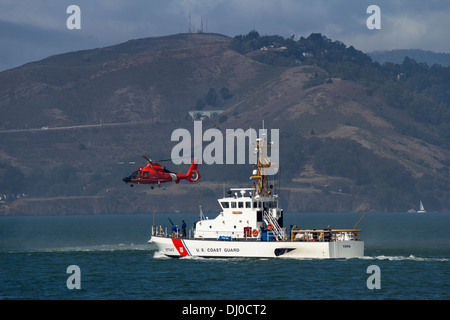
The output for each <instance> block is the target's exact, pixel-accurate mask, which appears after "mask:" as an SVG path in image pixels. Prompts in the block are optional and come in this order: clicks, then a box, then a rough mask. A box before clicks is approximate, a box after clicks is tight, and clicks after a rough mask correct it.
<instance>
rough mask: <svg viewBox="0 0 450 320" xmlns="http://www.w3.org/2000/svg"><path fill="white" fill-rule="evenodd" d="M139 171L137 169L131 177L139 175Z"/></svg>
mask: <svg viewBox="0 0 450 320" xmlns="http://www.w3.org/2000/svg"><path fill="white" fill-rule="evenodd" d="M138 173H139V171H138V170H136V171H135V172H133V173H132V174H131V178H132V179H134V178H136V177H137V176H138Z"/></svg>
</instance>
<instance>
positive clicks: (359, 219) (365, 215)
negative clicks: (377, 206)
mask: <svg viewBox="0 0 450 320" xmlns="http://www.w3.org/2000/svg"><path fill="white" fill-rule="evenodd" d="M366 214H367V211H366V212H365V213H364V214H363V216H362V217H361V218H359V220H358V222H357V223H356V224H355V226H354V227H353V230H355V229H356V227H357V226H358V224H359V223H360V222H361V220H362V219H363V218H364V217H365V216H366Z"/></svg>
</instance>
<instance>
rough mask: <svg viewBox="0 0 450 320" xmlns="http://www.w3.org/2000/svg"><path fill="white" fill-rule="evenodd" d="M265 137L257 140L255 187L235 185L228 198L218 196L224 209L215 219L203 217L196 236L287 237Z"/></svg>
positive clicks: (254, 171)
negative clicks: (269, 174) (274, 190)
mask: <svg viewBox="0 0 450 320" xmlns="http://www.w3.org/2000/svg"><path fill="white" fill-rule="evenodd" d="M264 139H265V136H264V135H263V139H257V140H256V148H255V152H256V155H257V163H256V164H254V168H255V169H254V170H253V175H252V176H251V177H250V179H253V180H255V182H254V183H253V186H252V188H231V189H230V190H229V191H228V193H227V197H224V198H222V199H218V201H219V205H220V207H221V208H222V211H221V212H220V214H219V215H218V216H217V217H216V218H215V219H213V220H209V219H208V220H202V221H199V222H198V223H197V225H196V229H195V232H194V239H229V240H240V239H245V240H261V239H264V240H266V239H271V238H272V237H273V238H275V239H276V240H283V239H284V238H285V237H286V229H284V228H283V210H282V209H280V208H279V207H278V195H274V194H272V189H273V186H272V185H270V184H269V179H268V175H267V174H265V172H264V171H265V170H267V168H270V167H271V166H272V165H273V164H272V163H271V162H270V160H269V159H268V157H267V149H269V150H270V146H269V147H268V148H266V147H265V143H264V142H265V140H264Z"/></svg>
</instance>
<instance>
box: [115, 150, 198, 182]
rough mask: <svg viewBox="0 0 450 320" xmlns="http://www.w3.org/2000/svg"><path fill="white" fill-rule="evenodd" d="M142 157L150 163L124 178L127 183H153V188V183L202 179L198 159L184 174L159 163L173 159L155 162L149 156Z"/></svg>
mask: <svg viewBox="0 0 450 320" xmlns="http://www.w3.org/2000/svg"><path fill="white" fill-rule="evenodd" d="M142 157H143V158H144V159H145V160H147V161H148V164H147V165H146V166H145V167H139V168H138V170H136V171H134V172H133V173H132V174H131V175H129V176H128V177H125V178H123V179H122V180H123V181H124V182H125V183H127V184H128V183H130V186H131V187H132V186H133V183H136V184H151V185H152V186H151V188H152V189H153V188H154V186H153V185H155V184H158V187H161V183H164V182H171V181H174V182H175V183H177V184H178V183H180V181H181V180H187V181H189V182H196V181H198V180H199V179H200V173H199V172H198V170H197V167H198V159H194V160H193V161H192V164H191V167H190V168H189V170H188V172H187V173H186V174H183V173H176V172H172V171H170V170H167V169H166V168H165V167H163V166H161V165H160V164H159V163H157V162H163V161H169V160H172V159H164V160H156V161H157V162H153V161H152V160H151V159H149V158H148V157H147V156H142Z"/></svg>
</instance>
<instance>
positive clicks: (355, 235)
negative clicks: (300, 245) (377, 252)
mask: <svg viewBox="0 0 450 320" xmlns="http://www.w3.org/2000/svg"><path fill="white" fill-rule="evenodd" d="M360 232H361V230H355V229H324V230H292V231H291V241H303V242H316V241H322V242H332V241H346V240H347V241H348V240H353V241H359V240H360V237H359V233H360Z"/></svg>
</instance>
